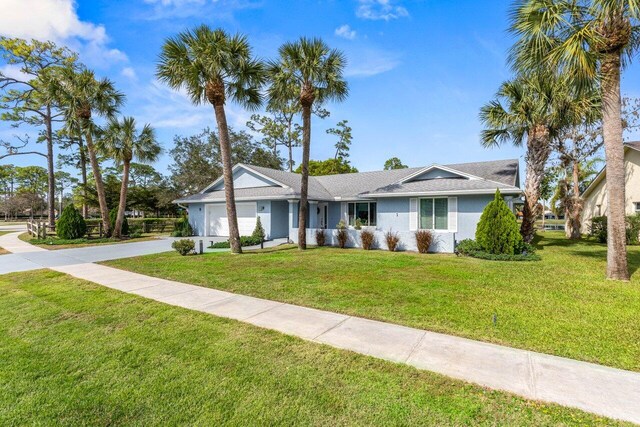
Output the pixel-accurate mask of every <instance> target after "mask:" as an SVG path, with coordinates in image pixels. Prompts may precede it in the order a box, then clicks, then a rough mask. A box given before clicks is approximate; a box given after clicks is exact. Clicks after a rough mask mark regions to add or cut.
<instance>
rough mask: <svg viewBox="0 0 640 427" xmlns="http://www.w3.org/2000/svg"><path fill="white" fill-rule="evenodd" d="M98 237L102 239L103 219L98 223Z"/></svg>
mask: <svg viewBox="0 0 640 427" xmlns="http://www.w3.org/2000/svg"><path fill="white" fill-rule="evenodd" d="M98 237H99V238H100V239H102V221H100V222H99V223H98Z"/></svg>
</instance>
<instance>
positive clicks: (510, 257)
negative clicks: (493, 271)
mask: <svg viewBox="0 0 640 427" xmlns="http://www.w3.org/2000/svg"><path fill="white" fill-rule="evenodd" d="M456 252H457V253H460V254H462V255H466V256H470V257H473V258H480V259H486V260H490V261H540V259H541V258H540V256H539V255H536V254H535V247H534V246H533V245H530V244H529V243H525V242H522V243H521V245H520V246H519V247H518V248H517V249H516V251H515V254H491V253H489V252H486V251H484V250H483V249H482V248H481V247H480V245H479V244H478V242H476V241H475V240H472V239H464V240H461V241H460V242H458V245H457V246H456Z"/></svg>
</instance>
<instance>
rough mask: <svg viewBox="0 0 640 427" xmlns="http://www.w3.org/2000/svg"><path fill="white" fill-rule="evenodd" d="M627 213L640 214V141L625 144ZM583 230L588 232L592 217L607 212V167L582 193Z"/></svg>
mask: <svg viewBox="0 0 640 427" xmlns="http://www.w3.org/2000/svg"><path fill="white" fill-rule="evenodd" d="M624 171H625V177H626V178H625V198H626V201H625V213H626V214H627V215H634V214H640V141H635V142H627V143H625V144H624ZM582 197H583V199H584V209H583V211H582V232H583V233H588V232H589V227H590V225H591V218H593V217H594V216H602V215H606V214H607V174H606V170H605V168H603V169H602V170H601V171H600V173H599V174H598V175H597V176H596V177H595V179H594V180H593V182H591V184H590V185H589V187H587V189H586V190H585V191H584V193H582Z"/></svg>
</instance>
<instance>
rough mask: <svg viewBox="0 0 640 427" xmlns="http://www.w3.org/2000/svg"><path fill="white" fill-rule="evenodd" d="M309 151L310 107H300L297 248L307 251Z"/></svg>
mask: <svg viewBox="0 0 640 427" xmlns="http://www.w3.org/2000/svg"><path fill="white" fill-rule="evenodd" d="M310 150H311V105H303V106H302V178H301V180H300V208H299V209H298V248H299V249H302V250H304V249H307V211H308V206H307V204H308V195H309V152H310Z"/></svg>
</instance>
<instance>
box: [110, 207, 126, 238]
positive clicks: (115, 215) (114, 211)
mask: <svg viewBox="0 0 640 427" xmlns="http://www.w3.org/2000/svg"><path fill="white" fill-rule="evenodd" d="M117 218H118V208H113V209H111V211H109V223H110V224H111V230H113V232H115V229H116V219H117ZM120 234H121V235H123V236H128V235H129V222H128V221H127V217H126V216H125V217H124V220H123V221H122V229H121V233H120Z"/></svg>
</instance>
